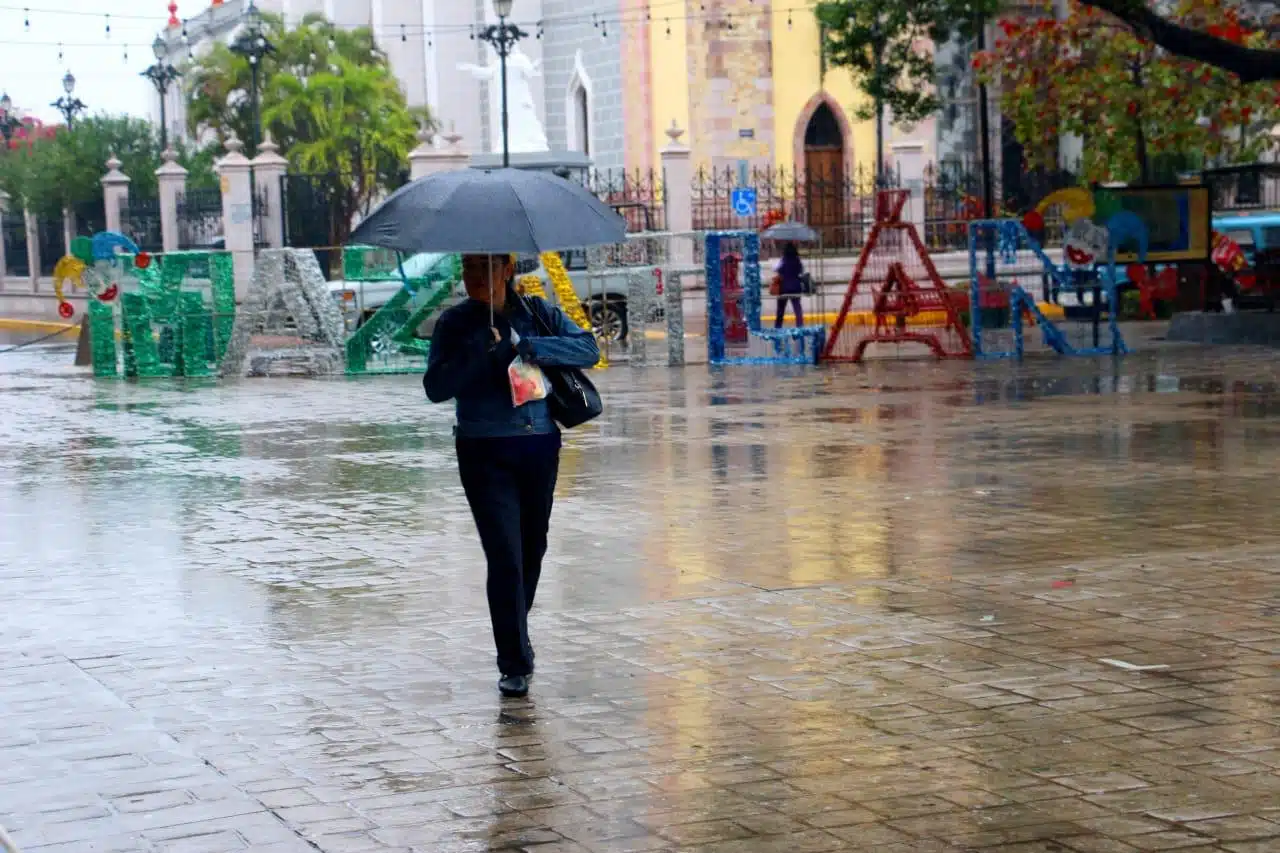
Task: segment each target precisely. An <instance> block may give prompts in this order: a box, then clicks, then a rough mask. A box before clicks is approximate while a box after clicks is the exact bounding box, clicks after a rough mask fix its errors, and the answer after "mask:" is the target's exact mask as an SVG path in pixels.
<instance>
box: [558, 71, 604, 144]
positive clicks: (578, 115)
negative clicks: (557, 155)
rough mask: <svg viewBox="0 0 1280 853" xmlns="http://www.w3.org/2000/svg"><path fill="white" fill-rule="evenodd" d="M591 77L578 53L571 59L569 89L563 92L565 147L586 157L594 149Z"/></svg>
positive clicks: (594, 130) (594, 131)
mask: <svg viewBox="0 0 1280 853" xmlns="http://www.w3.org/2000/svg"><path fill="white" fill-rule="evenodd" d="M594 100H595V99H594V97H593V95H592V86H591V77H590V76H589V75H588V74H587V68H586V66H585V65H584V64H583V62H582V51H578V52H577V55H576V56H574V59H573V74H571V75H570V76H569V87H568V89H567V90H566V91H565V99H564V118H565V122H564V123H565V145H566V146H567V147H568V148H569V150H571V151H581V152H582V153H583V154H586V155H587V156H590V155H591V152H592V151H594V150H595V149H596V147H597V146H596V145H594V144H592V140H593V138H594V137H595V133H596V128H595V122H594V121H592V105H593V103H594Z"/></svg>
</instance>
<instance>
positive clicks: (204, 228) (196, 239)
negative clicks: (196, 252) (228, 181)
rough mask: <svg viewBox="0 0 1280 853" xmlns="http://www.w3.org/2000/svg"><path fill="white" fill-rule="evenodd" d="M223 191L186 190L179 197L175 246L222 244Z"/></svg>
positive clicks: (218, 245)
mask: <svg viewBox="0 0 1280 853" xmlns="http://www.w3.org/2000/svg"><path fill="white" fill-rule="evenodd" d="M222 238H223V233H222V191H221V190H219V189H216V188H215V189H208V190H187V191H186V192H185V193H184V194H183V195H181V196H179V198H178V248H179V249H209V248H215V247H216V248H221V245H220V244H219V242H218V241H220V240H221V239H222Z"/></svg>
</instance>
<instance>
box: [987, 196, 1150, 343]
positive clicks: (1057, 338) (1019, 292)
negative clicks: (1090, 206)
mask: <svg viewBox="0 0 1280 853" xmlns="http://www.w3.org/2000/svg"><path fill="white" fill-rule="evenodd" d="M984 234H985V235H990V236H991V237H992V238H994V242H995V251H994V256H993V257H987V252H986V251H985V247H984V246H982V245H981V244H983V243H985V242H986V241H985V240H983V236H984ZM1019 250H1026V251H1030V252H1032V253H1033V254H1034V255H1035V257H1036V258H1037V259H1038V261H1039V263H1040V264H1041V265H1042V266H1043V268H1044V272H1045V273H1046V274H1047V275H1048V277H1049V280H1050V282H1051V288H1052V292H1053V294H1054V297H1055V298H1056V297H1057V294H1058V293H1060V292H1061V291H1064V290H1076V289H1078V287H1079V285H1078V283H1077V282H1076V281H1075V280H1074V279H1073V277H1072V273H1071V271H1070V270H1069V269H1067V268H1066V267H1065V266H1059V265H1057V264H1055V263H1054V262H1053V260H1052V259H1051V258H1050V257H1049V256H1048V255H1047V254H1046V253H1045V251H1044V249H1043V248H1042V247H1041V246H1040V244H1039V243H1038V242H1036V240H1035V239H1034V238H1032V236H1031V235H1030V234H1029V233H1027V229H1026V227H1025V226H1024V225H1023V224H1022V223H1021V222H1019V221H1018V220H1016V219H981V220H975V221H973V222H970V223H969V317H970V322H969V325H970V333H971V336H972V338H973V355H974V358H982V359H1000V358H1013V359H1021V358H1022V355H1023V351H1024V339H1023V334H1024V328H1023V322H1022V315H1023V311H1026V312H1027V313H1028V314H1030V315H1031V316H1032V317H1033V318H1034V319H1035V322H1036V325H1037V326H1038V327H1039V329H1040V334H1041V339H1042V340H1043V341H1044V345H1045V346H1046V347H1048V348H1049V349H1052V350H1053V351H1054V352H1056V353H1058V354H1059V355H1075V356H1080V355H1084V356H1093V355H1125V354H1127V353H1128V352H1129V348H1128V347H1127V346H1125V342H1124V338H1123V337H1122V336H1121V334H1120V326H1119V320H1118V317H1117V311H1116V310H1115V308H1116V307H1117V306H1118V305H1119V301H1118V295H1117V291H1118V288H1117V287H1116V273H1115V265H1114V264H1113V263H1108V264H1106V265H1104V266H1103V268H1102V269H1101V270H1100V271H1099V273H1098V275H1099V277H1100V287H1101V289H1102V290H1103V291H1105V293H1106V295H1107V302H1106V304H1107V326H1108V332H1109V336H1110V338H1111V341H1110V343H1109V344H1107V345H1105V346H1104V345H1099V346H1096V347H1087V348H1080V347H1075V346H1073V345H1072V344H1071V342H1070V341H1069V340H1068V339H1067V336H1066V335H1065V334H1063V332H1062V329H1061V328H1059V326H1058V325H1057V324H1056V323H1054V322H1053V321H1052V320H1050V319H1049V318H1048V317H1046V316H1045V315H1044V314H1043V313H1042V312H1041V310H1040V307H1039V305H1038V304H1037V303H1036V300H1035V298H1034V297H1033V296H1032V295H1031V294H1030V293H1028V292H1027V291H1026V290H1024V289H1023V288H1022V287H1020V286H1018V285H1016V284H1015V285H1014V286H1013V287H1011V288H1010V289H1009V321H1010V323H1011V324H1012V326H1013V349H1011V350H1003V351H993V350H989V349H987V348H986V347H985V346H984V344H983V334H982V331H983V330H982V316H983V312H982V304H981V301H982V291H983V286H982V281H983V278H984V277H991V278H998V277H999V268H1000V266H1001V265H1004V266H1009V265H1012V264H1014V263H1016V261H1017V253H1018V251H1019ZM983 267H988V269H987V270H985V271H984V269H983ZM990 267H994V268H995V269H990ZM988 274H994V275H988Z"/></svg>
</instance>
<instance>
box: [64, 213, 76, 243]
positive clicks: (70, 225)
mask: <svg viewBox="0 0 1280 853" xmlns="http://www.w3.org/2000/svg"><path fill="white" fill-rule="evenodd" d="M75 236H76V215H75V214H74V213H72V212H71V208H69V207H64V208H62V254H64V255H69V254H71V240H72V238H74V237H75Z"/></svg>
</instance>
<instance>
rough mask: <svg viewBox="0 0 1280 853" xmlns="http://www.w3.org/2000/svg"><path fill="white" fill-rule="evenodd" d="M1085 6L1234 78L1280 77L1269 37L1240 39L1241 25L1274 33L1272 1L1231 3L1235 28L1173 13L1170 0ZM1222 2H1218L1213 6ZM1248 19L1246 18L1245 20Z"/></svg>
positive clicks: (1110, 0) (1090, 1)
mask: <svg viewBox="0 0 1280 853" xmlns="http://www.w3.org/2000/svg"><path fill="white" fill-rule="evenodd" d="M1082 2H1083V4H1084V5H1086V6H1089V7H1091V8H1094V9H1097V10H1098V11H1101V12H1108V13H1110V14H1111V15H1113V16H1115V18H1116V19H1118V20H1120V21H1122V22H1123V23H1124V24H1126V25H1127V26H1128V27H1129V28H1131V29H1132V30H1133V31H1134V32H1135V33H1137V34H1139V35H1141V36H1142V37H1143V38H1145V39H1148V40H1150V41H1151V43H1152V44H1154V45H1156V46H1158V47H1160V48H1161V49H1163V50H1165V51H1168V52H1169V53H1172V54H1175V55H1177V56H1180V57H1182V58H1184V59H1190V60H1194V61H1196V62H1202V63H1204V64H1206V65H1210V66H1212V67H1214V68H1217V69H1219V70H1222V71H1226V72H1228V73H1231V74H1233V75H1235V76H1236V78H1237V79H1238V80H1239V82H1241V83H1255V82H1260V81H1280V49H1277V46H1276V45H1275V44H1274V43H1273V40H1271V39H1267V40H1265V41H1260V42H1252V41H1248V40H1245V39H1242V38H1238V37H1236V36H1239V35H1240V34H1241V29H1242V28H1244V27H1246V26H1251V27H1252V29H1255V30H1262V29H1266V30H1269V31H1272V32H1274V30H1275V29H1276V27H1277V20H1276V19H1277V17H1280V13H1278V12H1277V10H1276V6H1275V4H1274V3H1266V2H1259V0H1237V2H1235V3H1233V4H1231V5H1232V8H1233V11H1235V12H1236V13H1237V14H1238V15H1240V17H1238V18H1237V27H1236V28H1227V27H1222V26H1218V27H1217V28H1216V29H1210V28H1209V27H1208V26H1204V25H1203V23H1202V22H1201V21H1197V20H1195V18H1194V17H1192V18H1190V19H1188V17H1187V16H1186V15H1185V4H1174V5H1183V7H1184V8H1183V9H1182V10H1181V13H1180V12H1178V11H1173V10H1172V9H1171V4H1170V3H1168V2H1166V0H1082ZM1212 5H1219V4H1216V3H1215V4H1212ZM1242 18H1243V19H1244V20H1243V21H1242V20H1241V19H1242Z"/></svg>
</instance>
